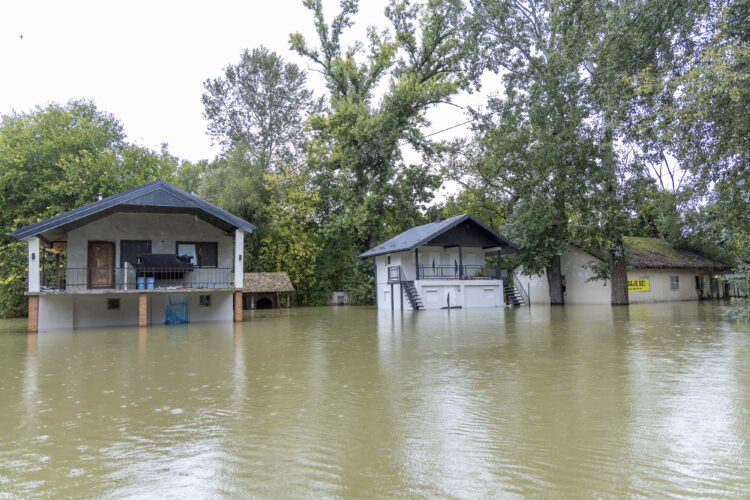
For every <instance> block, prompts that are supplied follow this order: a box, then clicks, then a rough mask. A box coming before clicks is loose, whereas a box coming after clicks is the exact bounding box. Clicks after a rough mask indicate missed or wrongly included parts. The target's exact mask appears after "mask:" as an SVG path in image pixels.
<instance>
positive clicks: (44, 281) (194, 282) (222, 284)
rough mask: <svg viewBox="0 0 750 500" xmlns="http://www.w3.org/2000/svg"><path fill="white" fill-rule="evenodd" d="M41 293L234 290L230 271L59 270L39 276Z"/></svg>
mask: <svg viewBox="0 0 750 500" xmlns="http://www.w3.org/2000/svg"><path fill="white" fill-rule="evenodd" d="M40 284H41V287H40V291H41V293H60V292H66V293H96V292H97V291H99V292H102V291H151V290H202V289H217V288H223V289H226V288H234V269H233V268H231V267H205V268H201V267H193V268H191V269H185V268H184V267H181V268H170V267H153V268H150V267H138V269H136V268H134V267H132V266H130V265H128V264H126V266H125V267H109V266H107V267H82V268H71V267H60V268H57V269H46V270H43V271H42V272H41V279H40Z"/></svg>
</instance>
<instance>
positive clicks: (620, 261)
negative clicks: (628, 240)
mask: <svg viewBox="0 0 750 500" xmlns="http://www.w3.org/2000/svg"><path fill="white" fill-rule="evenodd" d="M609 281H610V283H611V285H612V305H613V306H626V305H628V304H629V303H630V299H629V297H628V268H627V263H626V262H625V246H624V245H623V243H622V238H617V237H616V238H613V239H612V249H611V250H610V251H609Z"/></svg>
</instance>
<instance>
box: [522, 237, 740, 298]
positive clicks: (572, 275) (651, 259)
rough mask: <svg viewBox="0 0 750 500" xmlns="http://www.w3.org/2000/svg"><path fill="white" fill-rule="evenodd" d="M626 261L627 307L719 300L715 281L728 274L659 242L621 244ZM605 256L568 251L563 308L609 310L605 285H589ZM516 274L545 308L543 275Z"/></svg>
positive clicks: (724, 268)
mask: <svg viewBox="0 0 750 500" xmlns="http://www.w3.org/2000/svg"><path fill="white" fill-rule="evenodd" d="M623 241H624V244H625V250H626V253H627V259H628V298H629V301H630V303H631V304H638V303H649V302H672V301H686V300H700V299H704V298H710V297H719V296H722V292H721V290H722V287H720V286H718V284H717V281H716V279H715V278H714V276H715V274H716V273H719V272H725V271H727V270H728V269H729V267H730V266H728V265H727V264H726V263H724V262H720V261H718V260H715V259H710V258H708V257H705V256H703V255H700V254H698V253H695V252H689V251H685V250H680V249H676V248H674V247H672V246H671V245H670V244H669V243H667V242H666V241H664V240H661V239H658V238H637V237H628V236H626V237H625V238H624V239H623ZM606 258H607V256H606V253H605V252H601V251H594V252H589V251H586V250H583V249H581V248H577V247H574V246H570V247H569V248H568V251H567V252H565V253H564V254H562V256H561V258H560V261H561V270H562V276H563V297H564V300H565V303H566V304H610V303H611V290H610V287H609V282H608V281H601V280H597V281H593V280H592V281H587V280H590V279H591V278H592V276H593V272H592V270H591V269H590V266H591V263H592V262H597V261H598V262H605V261H606ZM515 272H516V274H517V275H518V276H519V279H520V281H521V283H522V285H523V286H525V287H526V289H527V290H528V293H529V296H530V300H531V303H532V304H549V285H548V283H547V276H546V274H545V273H544V272H542V274H541V275H526V274H525V273H524V270H523V268H522V267H521V266H519V267H518V268H516V270H515Z"/></svg>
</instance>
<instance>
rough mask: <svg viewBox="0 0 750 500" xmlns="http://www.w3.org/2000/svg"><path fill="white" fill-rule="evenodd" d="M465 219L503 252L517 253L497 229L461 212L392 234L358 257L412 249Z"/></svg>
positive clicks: (513, 245)
mask: <svg viewBox="0 0 750 500" xmlns="http://www.w3.org/2000/svg"><path fill="white" fill-rule="evenodd" d="M467 220H468V221H471V222H473V223H475V224H477V225H478V226H479V227H481V228H482V229H484V230H485V231H486V232H487V234H488V235H489V236H491V237H492V238H494V239H495V240H496V241H497V246H499V247H502V248H503V252H504V253H517V252H518V251H519V249H518V247H517V246H516V245H515V244H514V243H513V242H512V241H510V240H508V239H507V238H505V237H503V236H501V235H500V234H499V233H498V232H497V231H495V230H494V229H492V228H490V227H489V226H487V225H485V224H483V223H482V222H481V221H480V220H479V219H477V218H476V217H474V216H472V215H469V214H463V215H457V216H455V217H451V218H450V219H445V220H441V221H438V222H431V223H430V224H424V225H422V226H416V227H413V228H411V229H407V230H406V231H404V232H403V233H401V234H399V235H398V236H394V237H393V238H391V239H390V240H388V241H385V242H383V243H381V244H380V245H378V246H376V247H373V248H371V249H369V250H368V251H366V252H365V253H363V254H362V255H360V256H359V258H360V259H363V258H366V257H375V256H377V255H383V254H386V253H393V252H404V251H411V250H414V249H415V248H418V247H420V246H422V245H424V244H426V243H428V242H429V241H430V240H432V239H433V238H435V237H437V236H439V235H441V234H443V233H444V232H446V231H448V230H449V229H451V228H454V227H456V226H457V225H458V224H460V223H462V222H464V221H467Z"/></svg>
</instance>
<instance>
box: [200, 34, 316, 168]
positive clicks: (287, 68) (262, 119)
mask: <svg viewBox="0 0 750 500" xmlns="http://www.w3.org/2000/svg"><path fill="white" fill-rule="evenodd" d="M306 82H307V76H306V74H305V72H304V71H303V70H301V69H300V68H299V67H298V66H297V65H296V64H292V63H287V62H284V60H283V59H282V58H281V57H280V56H279V55H277V54H276V53H275V52H271V51H269V50H268V49H267V48H265V47H262V46H261V47H259V48H256V49H253V50H252V51H248V50H245V51H244V52H242V54H241V56H240V61H239V62H238V63H237V64H230V65H228V66H227V67H226V68H225V69H224V74H223V75H222V76H220V77H218V78H215V79H212V80H206V82H205V83H204V88H205V90H206V92H205V93H204V94H203V106H204V110H205V113H204V115H205V117H206V119H207V120H208V133H209V135H210V136H211V137H212V139H213V140H214V141H215V142H217V143H218V144H220V145H221V146H222V148H223V150H224V154H225V155H228V154H231V153H233V152H234V151H235V149H236V148H238V147H239V148H242V150H243V151H244V152H245V154H246V155H247V159H248V161H249V163H250V164H253V165H258V166H260V167H261V168H262V169H263V170H265V171H269V172H271V171H278V170H279V167H280V165H285V166H287V167H291V166H296V165H297V164H298V163H299V162H300V161H301V160H302V159H303V158H304V144H305V139H306V134H305V126H306V123H307V117H308V116H309V114H310V113H311V112H312V111H314V110H315V109H317V106H318V103H317V102H316V101H315V100H314V99H313V94H312V91H310V90H309V89H308V88H307V86H306Z"/></svg>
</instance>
